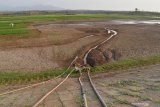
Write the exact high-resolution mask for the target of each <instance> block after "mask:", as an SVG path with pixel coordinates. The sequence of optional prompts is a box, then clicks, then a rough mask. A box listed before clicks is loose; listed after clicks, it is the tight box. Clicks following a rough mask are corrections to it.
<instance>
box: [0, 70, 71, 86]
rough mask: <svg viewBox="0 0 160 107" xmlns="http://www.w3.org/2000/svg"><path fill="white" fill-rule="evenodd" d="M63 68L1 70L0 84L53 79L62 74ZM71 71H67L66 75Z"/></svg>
mask: <svg viewBox="0 0 160 107" xmlns="http://www.w3.org/2000/svg"><path fill="white" fill-rule="evenodd" d="M65 70H66V69H62V70H46V71H41V72H0V84H1V85H3V84H14V83H20V84H21V83H28V82H34V81H44V80H49V79H52V78H54V77H56V76H58V75H60V74H62V73H63V72H64V71H65ZM69 72H70V70H69V71H67V72H66V73H65V74H64V75H66V74H68V73H69Z"/></svg>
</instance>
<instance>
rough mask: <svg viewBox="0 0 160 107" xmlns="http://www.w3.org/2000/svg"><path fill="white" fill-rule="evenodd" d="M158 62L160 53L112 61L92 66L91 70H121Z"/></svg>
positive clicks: (159, 62)
mask: <svg viewBox="0 0 160 107" xmlns="http://www.w3.org/2000/svg"><path fill="white" fill-rule="evenodd" d="M154 64H160V55H157V56H151V57H143V58H131V59H125V60H119V61H113V62H111V63H108V64H104V65H101V66H96V67H93V68H92V69H91V70H92V71H93V72H104V71H108V72H109V71H113V70H123V69H128V68H133V67H141V66H146V65H154Z"/></svg>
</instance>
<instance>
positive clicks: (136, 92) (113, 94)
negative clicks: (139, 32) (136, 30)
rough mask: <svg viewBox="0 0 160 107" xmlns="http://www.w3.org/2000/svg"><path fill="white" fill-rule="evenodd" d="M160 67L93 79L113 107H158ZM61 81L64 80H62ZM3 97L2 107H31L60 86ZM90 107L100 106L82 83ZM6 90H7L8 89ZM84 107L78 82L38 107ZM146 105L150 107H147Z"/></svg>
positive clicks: (70, 82)
mask: <svg viewBox="0 0 160 107" xmlns="http://www.w3.org/2000/svg"><path fill="white" fill-rule="evenodd" d="M159 77H160V65H152V66H147V67H142V68H133V69H129V70H123V71H116V72H112V73H101V74H94V75H92V79H93V82H94V83H95V85H96V87H97V89H98V91H99V92H100V94H101V95H102V97H103V99H104V100H105V101H106V103H107V104H108V106H111V107H132V106H133V105H134V106H137V107H159V106H160V79H159ZM61 79H62V78H61ZM61 79H58V80H56V81H51V82H50V83H48V84H45V85H41V86H38V87H35V88H31V89H27V90H24V91H19V92H17V93H12V94H10V95H5V96H0V106H1V107H30V106H32V105H33V104H34V103H35V102H36V101H37V100H38V99H40V97H41V96H43V95H44V94H45V93H46V92H47V91H48V90H50V89H51V88H52V87H54V86H55V85H56V84H57V83H58V82H60V81H61ZM83 82H84V84H85V90H86V93H87V99H88V101H89V104H90V105H92V104H97V103H96V101H97V99H96V97H95V95H93V92H92V91H90V90H91V88H90V85H89V84H88V80H86V79H85V78H84V79H83ZM6 87H7V88H6ZM13 87H21V86H19V85H15V86H1V87H0V90H1V91H3V92H4V91H7V90H12V88H13ZM81 104H82V101H81V94H80V86H79V82H78V78H69V79H68V80H67V81H66V82H65V83H64V84H63V85H62V86H61V87H60V88H59V89H58V90H56V92H55V93H52V94H51V95H50V96H49V97H47V99H46V100H44V102H42V103H41V104H40V105H39V107H64V106H65V107H80V105H81ZM146 105H147V106H146Z"/></svg>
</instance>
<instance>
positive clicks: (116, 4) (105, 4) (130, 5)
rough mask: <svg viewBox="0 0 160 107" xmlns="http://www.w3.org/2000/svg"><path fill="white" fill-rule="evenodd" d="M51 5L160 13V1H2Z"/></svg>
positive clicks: (1, 2) (4, 0) (2, 2)
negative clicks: (137, 9) (135, 9)
mask: <svg viewBox="0 0 160 107" xmlns="http://www.w3.org/2000/svg"><path fill="white" fill-rule="evenodd" d="M33 5H51V6H55V7H61V8H64V9H92V10H134V8H139V9H140V10H146V11H159V12H160V0H0V7H4V6H33Z"/></svg>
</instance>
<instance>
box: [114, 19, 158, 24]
mask: <svg viewBox="0 0 160 107" xmlns="http://www.w3.org/2000/svg"><path fill="white" fill-rule="evenodd" d="M111 23H112V24H152V25H153V24H160V20H144V21H137V20H128V21H126V20H114V21H111Z"/></svg>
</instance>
